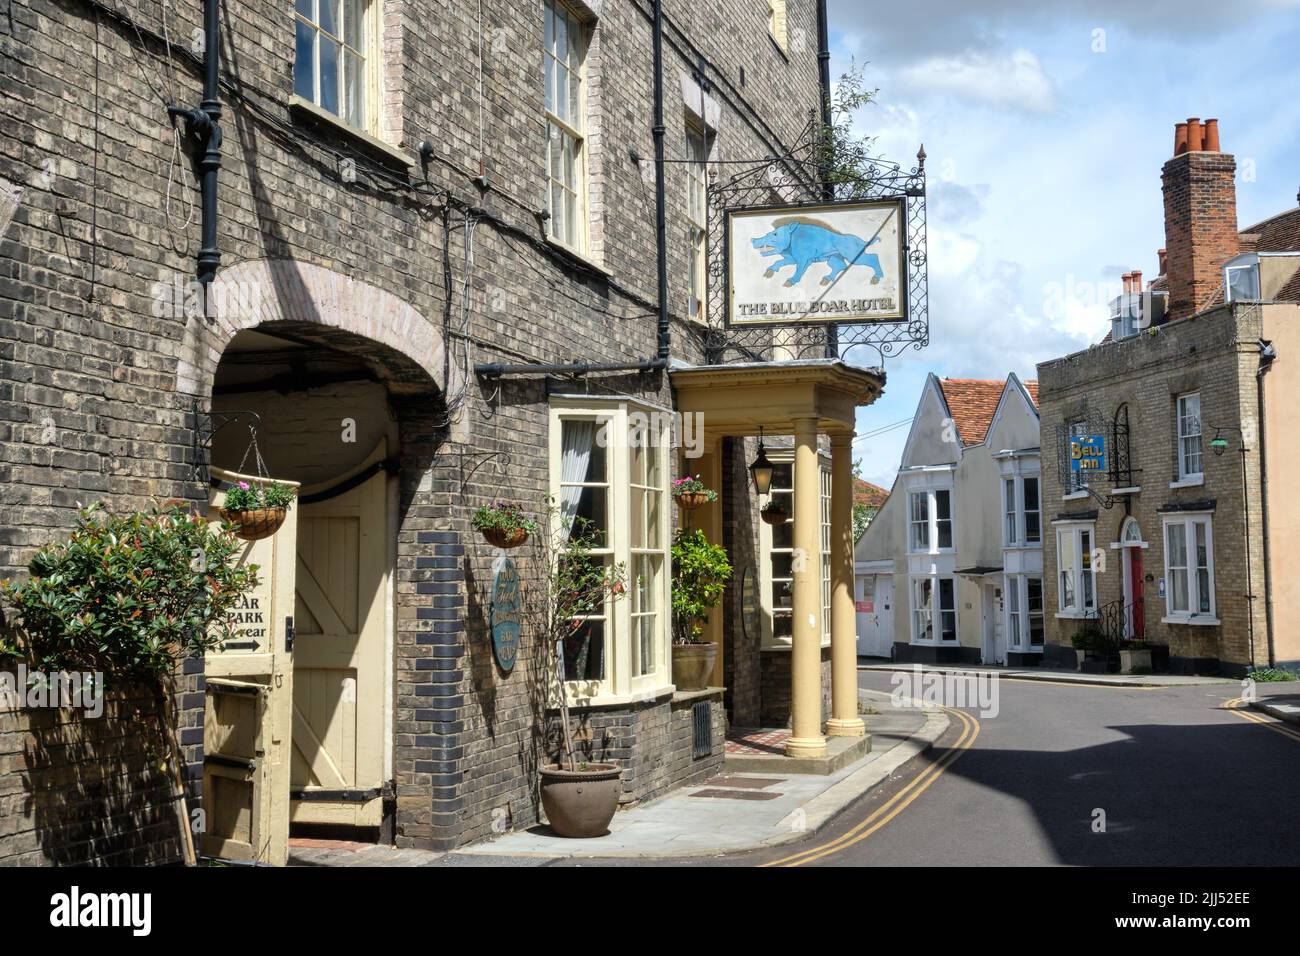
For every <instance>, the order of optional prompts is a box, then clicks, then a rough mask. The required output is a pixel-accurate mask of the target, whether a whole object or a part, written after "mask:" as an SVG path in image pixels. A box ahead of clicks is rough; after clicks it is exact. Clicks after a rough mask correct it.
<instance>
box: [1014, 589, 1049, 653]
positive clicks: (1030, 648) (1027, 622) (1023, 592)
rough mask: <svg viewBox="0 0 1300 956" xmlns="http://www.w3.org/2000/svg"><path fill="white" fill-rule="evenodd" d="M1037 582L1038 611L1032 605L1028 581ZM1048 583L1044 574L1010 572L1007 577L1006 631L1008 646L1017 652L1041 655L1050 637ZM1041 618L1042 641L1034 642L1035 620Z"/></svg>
mask: <svg viewBox="0 0 1300 956" xmlns="http://www.w3.org/2000/svg"><path fill="white" fill-rule="evenodd" d="M1030 581H1037V582H1038V600H1039V607H1038V610H1037V611H1034V610H1032V609H1031V608H1030V605H1029V583H1030ZM1044 584H1045V582H1044V581H1043V576H1042V575H1041V574H1008V575H1005V576H1004V581H1003V593H1004V594H1006V597H1007V599H1006V602H1005V605H1006V633H1007V647H1008V648H1009V649H1010V650H1014V651H1015V652H1016V653H1017V654H1041V653H1042V652H1043V646H1044V644H1045V643H1046V640H1047V630H1046V623H1047V614H1046V608H1045V607H1044V606H1043V603H1042V602H1043V600H1044V598H1045V595H1046V593H1047V592H1046V590H1045V588H1044ZM1035 618H1037V619H1038V621H1039V630H1040V633H1041V634H1042V636H1043V643H1040V644H1035V643H1033V638H1032V633H1033V624H1034V619H1035Z"/></svg>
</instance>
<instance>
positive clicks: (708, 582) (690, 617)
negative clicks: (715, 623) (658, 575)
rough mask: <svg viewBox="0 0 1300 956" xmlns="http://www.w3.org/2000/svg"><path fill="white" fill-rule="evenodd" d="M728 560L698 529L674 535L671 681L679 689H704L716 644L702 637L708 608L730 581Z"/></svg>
mask: <svg viewBox="0 0 1300 956" xmlns="http://www.w3.org/2000/svg"><path fill="white" fill-rule="evenodd" d="M731 574H732V569H731V562H730V561H729V560H728V558H727V552H726V550H725V549H724V548H723V547H722V546H721V545H716V544H710V543H709V539H708V538H706V537H705V536H704V532H703V531H701V530H699V529H698V528H694V529H692V528H681V529H679V530H678V532H677V534H676V536H675V537H674V538H673V580H672V588H673V683H674V684H676V685H677V689H678V690H704V689H705V688H707V687H708V686H709V684H708V681H709V676H710V675H711V674H712V673H713V664H714V662H715V661H716V660H717V656H718V646H717V645H716V644H713V643H711V642H709V641H705V640H704V639H703V637H702V635H703V632H704V622H705V621H706V620H707V619H708V615H709V611H710V610H712V609H713V608H715V607H717V605H718V602H719V601H721V600H722V595H723V592H724V591H725V590H726V587H727V582H728V581H730V580H731Z"/></svg>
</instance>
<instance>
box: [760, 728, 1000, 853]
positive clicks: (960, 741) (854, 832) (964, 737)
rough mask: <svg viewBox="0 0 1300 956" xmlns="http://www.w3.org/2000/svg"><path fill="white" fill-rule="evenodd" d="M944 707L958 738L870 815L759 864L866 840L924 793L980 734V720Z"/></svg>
mask: <svg viewBox="0 0 1300 956" xmlns="http://www.w3.org/2000/svg"><path fill="white" fill-rule="evenodd" d="M943 711H944V713H946V714H947V715H948V716H949V717H951V718H954V719H955V720H957V721H958V722H959V723H960V724H961V726H962V731H961V735H960V736H959V737H958V738H957V742H956V743H954V744H953V745H952V747H950V748H949V749H948V751H947V752H946V753H945V754H944V755H943V756H942V757H940V758H939V759H938V760H936V761H935V762H934V763H932V764H930V766H928V767H926V768H925V770H923V771H922V772H921V773H919V774H917V775H916V777H915V778H914V779H913V780H912V782H911V783H909V784H908V785H907V786H906V787H904V788H903V789H902V790H900V791H898V793H896V794H894V795H893V796H892V797H890V798H889V799H888V800H886V801H885V802H884V803H883V804H881V805H880V806H879V807H877V808H876V809H875V810H874V811H873V812H872V813H871V815H870V816H868V817H867V818H866V819H865V820H863V821H862V822H861V823H859V824H858V825H857V826H855V827H854V828H853V829H851V830H849V831H848V832H847V833H845V834H843V835H842V836H840V837H837V838H836V839H834V840H831V841H830V842H829V843H823V844H822V845H821V846H815V847H813V848H811V849H809V850H804V851H802V852H800V853H795V854H794V855H792V856H787V857H785V858H784V859H780V860H773V861H772V862H771V863H764V864H762V865H763V866H803V865H804V864H805V863H813V862H815V861H817V860H820V859H823V858H824V857H828V856H832V855H833V854H836V853H840V852H843V851H844V850H847V849H848V848H849V847H851V846H853V845H854V844H855V843H859V842H861V841H862V840H865V839H866V838H867V837H869V836H871V834H873V833H875V832H876V831H877V830H879V829H880V828H881V827H883V826H884V825H885V824H887V823H888V822H889V821H890V820H892V819H894V817H896V816H898V815H899V814H900V813H902V812H903V810H905V809H906V808H907V807H908V805H909V804H911V802H912V801H913V800H915V799H916V798H917V797H919V796H920V795H921V794H922V793H924V792H925V791H926V790H927V789H928V788H929V787H930V785H931V784H932V783H934V782H935V781H936V780H938V779H939V777H941V776H942V775H943V772H944V771H945V770H946V769H948V767H949V766H950V765H951V764H952V763H953V761H955V760H956V759H957V758H958V757H960V756H961V755H962V754H963V753H965V752H966V751H967V750H969V749H970V747H971V745H972V744H973V743H975V738H976V737H978V736H979V734H980V722H979V721H978V720H976V719H975V718H974V717H972V716H970V715H969V714H966V713H964V712H963V711H960V710H954V709H952V708H951V707H944V708H943Z"/></svg>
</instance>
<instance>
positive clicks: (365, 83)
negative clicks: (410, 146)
mask: <svg viewBox="0 0 1300 956" xmlns="http://www.w3.org/2000/svg"><path fill="white" fill-rule="evenodd" d="M330 2H333V3H334V4H335V9H336V10H337V11H338V12H337V14H336V16H337V19H338V24H337V34H335V33H331V32H329V31H328V30H326V29H325V28H324V26H323V25H322V20H321V15H320V8H321V6H322V5H323V4H326V3H330ZM356 2H357V3H360V4H361V5H362V10H361V17H360V24H361V32H362V37H361V43H360V45H358V44H355V43H353V42H351V41H350V40H348V39H345V38H344V36H343V34H344V27H345V23H344V21H345V19H346V17H345V12H346V9H347V4H348V0H341V2H340V0H298V2H297V3H295V5H294V12H293V30H294V41H293V42H294V51H295V55H294V66H293V70H292V78H293V90H294V92H293V101H294V102H300V103H304V104H308V105H310V106H311V108H312V109H313V110H315V111H318V112H319V113H321V114H324V115H325V116H327V117H329V118H330V119H333V120H335V121H336V122H339V123H341V124H343V125H344V126H346V127H348V128H350V129H355V130H358V131H360V132H362V133H364V134H366V135H367V136H372V137H375V138H376V139H378V138H380V137H381V136H382V130H383V117H382V115H381V114H382V105H383V103H382V101H383V69H384V63H383V37H382V12H381V7H382V6H383V4H382V3H380V2H379V0H356ZM303 6H306V7H308V8H309V10H310V13H309V14H304V12H303V10H302V7H303ZM301 30H310V31H311V34H312V64H311V65H312V77H311V81H312V83H311V86H312V89H311V95H310V96H304V95H302V94H301V93H299V92H298V69H299V66H300V64H299V62H298V58H297V35H298V33H299V31H301ZM322 38H323V39H325V40H326V41H328V42H332V43H333V42H337V43H338V44H340V51H339V60H338V64H337V66H336V70H337V83H338V90H337V96H338V101H337V103H336V105H337V106H338V109H337V110H331V109H330V108H329V107H328V106H326V105H325V104H324V103H323V101H322V97H321V55H320V45H321V41H322ZM349 55H350V56H351V57H355V58H356V59H359V60H360V61H361V65H360V73H361V80H360V85H359V87H358V91H359V94H360V97H361V113H362V116H361V121H360V122H356V121H355V118H354V117H350V116H348V115H347V112H348V110H347V103H346V98H347V76H348V72H349V71H348V64H349V62H351V61H350V60H349Z"/></svg>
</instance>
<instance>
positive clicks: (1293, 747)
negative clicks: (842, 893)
mask: <svg viewBox="0 0 1300 956" xmlns="http://www.w3.org/2000/svg"><path fill="white" fill-rule="evenodd" d="M889 680H890V678H889V675H888V674H882V673H865V672H864V673H861V674H860V684H861V686H863V687H867V688H872V689H875V690H889V689H890V683H889ZM1282 687H1283V688H1288V689H1289V688H1294V687H1295V685H1294V684H1291V685H1289V686H1288V685H1282ZM999 690H1000V695H999V712H998V713H997V715H996V716H989V715H985V716H983V717H981V716H980V715H979V714H978V713H977V712H976V711H974V710H973V709H971V708H966V709H965V710H963V711H962V713H963V714H965V715H966V716H965V717H962V716H959V715H958V714H953V720H952V725H951V726H950V728H949V730H948V731H947V733H946V734H945V735H944V736H943V737H942V738H941V739H940V740H939V741H938V742H937V744H936V745H935V747H933V748H931V750H930V751H928V752H927V753H926V754H923V755H921V756H918V757H917V758H915V759H914V760H912V761H911V762H909V763H908V764H906V765H904V766H903V767H902V768H900V770H899V771H898V772H897V773H896V774H895V775H894V776H893V777H892V778H891V779H890V780H889V781H887V782H886V783H885V784H883V785H882V786H880V787H877V788H876V789H875V790H874V791H872V792H871V793H869V794H868V795H867V796H866V797H864V798H863V799H861V800H859V801H858V802H857V803H855V804H853V805H852V806H850V807H848V808H847V809H845V810H844V811H843V812H842V813H841V814H840V815H839V816H838V817H836V818H835V820H833V821H832V822H831V824H829V825H828V826H827V827H825V828H823V830H822V831H821V832H819V833H817V834H814V835H812V836H810V837H809V839H808V840H806V841H804V842H802V843H798V844H792V845H787V846H784V847H781V848H779V849H776V850H772V851H763V852H758V853H748V854H739V855H734V856H724V857H717V858H712V859H699V858H694V859H691V860H689V861H687V860H682V861H670V860H665V861H655V862H654V863H651V864H648V865H689V866H692V867H699V866H710V865H713V866H758V865H769V866H771V865H787V866H788V865H797V866H1040V865H1071V866H1157V867H1158V866H1270V865H1271V866H1280V865H1285V866H1294V865H1296V864H1297V862H1300V803H1297V794H1300V728H1295V727H1290V726H1288V725H1285V724H1280V723H1276V722H1273V721H1264V720H1262V719H1260V718H1259V717H1256V719H1253V720H1252V719H1248V718H1247V717H1244V716H1242V715H1240V714H1238V713H1234V712H1232V711H1230V710H1227V709H1224V708H1223V705H1224V702H1225V701H1226V700H1228V699H1229V698H1232V697H1235V696H1236V695H1237V693H1238V692H1239V685H1236V684H1230V683H1224V684H1207V685H1199V686H1184V687H1162V688H1155V689H1130V688H1118V687H1095V686H1073V685H1063V684H1048V683H1035V682H1029V681H1013V680H1002V681H1001V682H1000V688H999ZM1262 690H1263V692H1265V693H1267V689H1262ZM1103 824H1104V826H1103ZM452 856H453V857H454V856H455V855H454V854H453V855H452ZM467 862H468V861H465V860H463V859H462V860H453V859H448V860H447V864H449V865H456V864H457V863H461V864H464V863H467ZM495 862H496V863H498V864H502V863H506V864H508V863H511V862H519V863H524V862H525V861H522V860H521V861H514V860H504V859H500V858H498V859H497V860H496V861H495ZM548 862H549V865H582V866H592V865H603V864H608V865H615V866H629V865H641V866H644V865H647V861H631V860H608V861H603V860H586V861H582V862H580V863H579V862H577V861H539V860H530V861H527V863H529V864H531V865H534V866H536V865H539V864H541V865H547V864H548Z"/></svg>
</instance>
